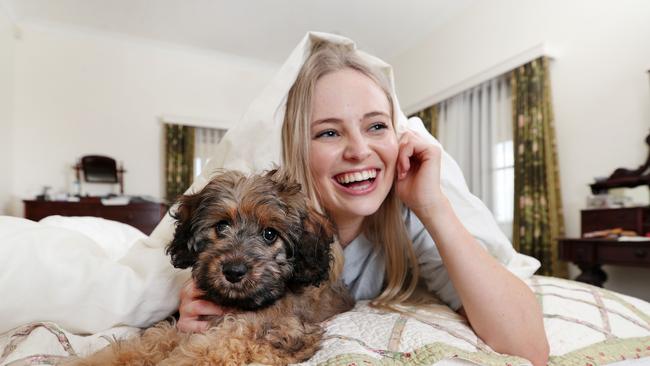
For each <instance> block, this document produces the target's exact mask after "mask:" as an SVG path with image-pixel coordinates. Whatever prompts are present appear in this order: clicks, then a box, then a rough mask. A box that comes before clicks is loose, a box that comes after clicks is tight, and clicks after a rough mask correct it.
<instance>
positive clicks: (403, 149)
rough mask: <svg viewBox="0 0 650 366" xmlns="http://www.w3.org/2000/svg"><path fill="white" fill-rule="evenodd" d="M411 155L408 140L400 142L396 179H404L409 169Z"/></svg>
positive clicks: (411, 150)
mask: <svg viewBox="0 0 650 366" xmlns="http://www.w3.org/2000/svg"><path fill="white" fill-rule="evenodd" d="M412 155H413V145H412V144H411V142H410V140H409V139H408V138H404V140H403V141H401V142H400V147H399V152H398V155H397V160H398V161H397V165H398V168H399V169H398V174H399V176H398V178H400V179H401V178H404V177H405V176H406V173H407V172H408V171H409V169H411V156H412Z"/></svg>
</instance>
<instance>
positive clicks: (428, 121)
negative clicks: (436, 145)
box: [409, 104, 438, 137]
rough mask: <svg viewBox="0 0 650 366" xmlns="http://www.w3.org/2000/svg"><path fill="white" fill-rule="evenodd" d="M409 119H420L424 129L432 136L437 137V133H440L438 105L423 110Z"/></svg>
mask: <svg viewBox="0 0 650 366" xmlns="http://www.w3.org/2000/svg"><path fill="white" fill-rule="evenodd" d="M409 117H420V119H421V120H422V122H423V123H424V127H425V128H426V129H427V131H429V132H430V133H431V135H432V136H434V137H437V135H436V133H437V132H438V130H437V127H438V105H437V104H436V105H432V106H431V107H427V108H425V109H422V110H420V111H418V112H415V113H414V114H412V115H410V116H409Z"/></svg>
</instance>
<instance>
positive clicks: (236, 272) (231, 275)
mask: <svg viewBox="0 0 650 366" xmlns="http://www.w3.org/2000/svg"><path fill="white" fill-rule="evenodd" d="M246 272H248V267H247V266H246V265H245V264H243V263H226V264H224V265H223V274H224V276H226V279H227V280H228V281H230V282H232V283H237V282H239V281H241V279H242V277H244V275H245V274H246Z"/></svg>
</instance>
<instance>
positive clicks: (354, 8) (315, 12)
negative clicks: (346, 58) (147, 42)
mask: <svg viewBox="0 0 650 366" xmlns="http://www.w3.org/2000/svg"><path fill="white" fill-rule="evenodd" d="M0 1H1V2H2V4H3V5H4V7H5V8H6V10H7V11H8V13H9V14H10V16H11V17H12V18H14V19H13V20H14V21H15V22H16V23H17V24H18V25H20V24H27V23H48V24H55V25H56V24H59V25H65V26H73V27H78V28H82V29H84V28H85V29H92V30H99V31H102V32H111V33H119V34H126V35H130V36H134V37H138V38H145V39H151V40H156V41H162V42H169V43H175V44H182V45H187V46H192V47H199V48H208V49H213V50H219V51H222V52H227V53H232V54H237V55H240V56H246V57H253V58H257V59H261V60H264V61H268V62H277V63H279V62H281V61H283V59H284V57H286V56H287V55H288V54H289V51H290V50H291V49H292V48H293V47H294V46H295V45H296V44H297V42H298V41H299V40H300V39H301V38H302V37H303V35H304V34H305V32H307V31H309V30H317V31H324V32H332V33H338V34H341V35H344V36H347V37H350V38H352V39H354V40H355V41H356V42H357V44H358V45H359V46H360V47H361V48H363V49H364V50H366V51H368V52H370V53H373V54H375V55H377V56H379V57H381V58H384V59H387V60H390V59H391V58H392V57H394V56H396V55H398V54H400V53H401V52H404V51H405V50H407V49H408V48H410V47H412V46H413V45H415V44H417V43H418V42H419V41H421V40H422V39H423V38H424V37H425V36H426V35H427V34H429V33H431V32H432V31H434V30H435V29H436V28H437V27H439V26H440V25H442V24H443V23H445V22H447V21H448V20H449V19H451V18H453V17H454V16H455V15H457V14H459V13H460V12H462V11H463V10H464V9H466V8H467V7H469V6H470V5H471V4H472V3H474V2H475V1H476V0H401V1H400V0H0Z"/></svg>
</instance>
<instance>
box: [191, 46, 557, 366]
mask: <svg viewBox="0 0 650 366" xmlns="http://www.w3.org/2000/svg"><path fill="white" fill-rule="evenodd" d="M308 44H309V45H308V49H307V51H308V52H307V54H308V56H307V57H306V59H305V60H304V62H303V63H302V64H301V67H300V69H299V70H300V71H299V73H298V74H297V77H296V78H295V81H294V82H293V83H292V84H290V85H291V87H290V89H289V90H288V92H287V94H286V108H285V109H284V112H285V113H284V117H283V123H282V156H283V159H282V160H283V161H282V163H283V165H284V166H285V167H286V168H287V169H288V170H289V171H290V172H291V174H293V176H294V178H295V179H296V180H298V181H299V182H301V183H302V186H303V189H305V191H306V193H307V194H308V195H309V196H310V197H311V198H312V200H313V201H314V202H316V203H318V204H319V205H320V209H321V210H322V211H324V212H326V213H327V214H328V215H329V216H330V218H331V219H332V220H333V221H334V223H335V224H336V227H337V229H338V240H339V243H340V244H341V247H342V248H343V255H344V258H345V261H344V267H343V273H342V276H343V280H344V282H345V283H346V285H347V286H348V288H349V289H350V291H351V293H352V294H353V296H354V297H355V298H356V299H374V300H375V302H377V303H382V304H392V303H397V302H400V301H404V300H405V299H407V298H408V297H409V296H410V295H411V294H412V293H413V291H414V289H415V286H416V283H417V281H418V279H422V280H424V282H425V283H426V284H427V287H428V288H429V290H431V291H432V292H434V293H435V294H436V295H437V296H438V297H440V298H441V299H442V300H443V301H445V302H446V303H447V304H448V305H449V306H450V307H452V308H453V309H455V310H458V311H459V312H460V313H461V314H463V315H464V316H466V317H467V319H468V320H469V323H470V325H471V326H472V327H473V329H474V330H475V332H476V333H477V334H478V335H479V336H480V337H481V338H482V339H483V340H484V341H485V342H486V343H487V344H488V345H490V346H491V347H492V348H493V349H494V350H496V351H497V352H502V353H508V354H513V355H518V356H521V357H524V358H527V359H529V360H531V361H532V362H533V363H534V364H535V365H544V364H546V361H547V358H548V352H549V349H548V343H547V340H546V336H545V333H544V327H543V322H542V315H541V310H540V307H539V305H538V303H537V301H536V298H535V296H534V295H533V293H532V292H531V291H530V289H529V288H528V287H527V286H526V285H525V284H524V283H523V282H522V281H521V280H520V279H519V278H518V277H517V276H515V275H514V274H513V273H512V272H511V271H509V270H508V268H507V267H506V266H504V264H502V263H505V262H504V261H501V263H500V261H498V260H497V259H495V258H494V257H493V255H491V252H490V251H488V250H486V248H485V247H484V246H483V245H482V244H484V243H481V242H479V240H477V239H476V238H475V236H473V235H472V234H470V232H469V231H468V230H467V229H466V228H465V226H464V225H463V222H462V220H461V219H460V218H459V216H458V215H457V213H456V212H455V210H454V208H455V207H452V204H451V203H450V200H449V199H448V198H447V195H446V194H445V192H443V188H442V184H441V164H442V163H441V156H442V154H443V153H442V151H441V148H440V147H439V146H437V145H436V144H435V143H432V142H431V141H430V140H427V138H425V137H423V136H421V135H420V134H418V133H415V132H412V131H409V130H406V131H398V128H400V126H399V123H398V120H399V118H398V117H399V116H401V112H400V111H399V110H398V106H397V102H396V99H395V98H394V93H393V91H392V88H391V84H390V80H389V78H388V77H387V75H386V74H384V73H383V72H382V71H381V70H380V68H378V67H377V66H376V65H373V64H372V62H369V60H370V61H372V60H375V59H373V58H371V57H370V56H367V55H364V54H363V53H361V52H359V51H356V50H355V49H354V47H353V45H352V44H350V43H349V41H348V42H343V41H340V39H338V38H334V40H331V39H328V37H327V36H322V35H321V36H320V38H319V35H316V36H314V37H313V38H311V40H310V42H309V43H308ZM293 63H294V64H295V63H296V61H295V60H294V61H293ZM235 148H236V147H235ZM443 165H444V164H443ZM445 168H447V166H445ZM449 169H451V168H449ZM466 211H467V210H465V211H464V212H466ZM469 215H471V213H470V214H469ZM477 215H479V216H480V215H483V214H482V213H481V212H479V211H478V210H477ZM465 216H467V215H465ZM486 225H493V223H492V222H491V221H490V222H487V223H486ZM504 299H508V300H507V301H504ZM224 311H228V310H227V309H222V308H219V307H218V306H217V305H215V304H212V303H209V302H206V301H204V300H201V299H200V293H199V292H198V291H197V290H196V288H195V287H194V284H193V283H192V282H189V283H188V284H187V286H185V288H184V289H183V291H182V292H181V306H180V319H179V322H178V327H179V328H180V329H181V330H185V331H201V330H203V329H205V327H206V326H207V324H206V323H205V322H202V321H201V320H200V316H201V315H211V314H220V313H223V312H224Z"/></svg>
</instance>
